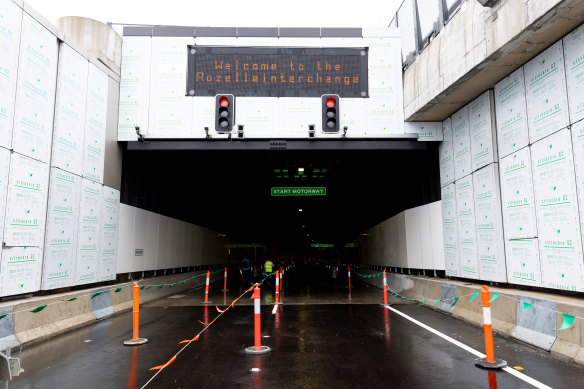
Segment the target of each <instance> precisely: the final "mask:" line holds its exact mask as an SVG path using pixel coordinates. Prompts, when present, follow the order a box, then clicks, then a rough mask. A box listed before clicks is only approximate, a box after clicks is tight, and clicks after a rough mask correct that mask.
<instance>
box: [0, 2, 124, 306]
mask: <svg viewBox="0 0 584 389" xmlns="http://www.w3.org/2000/svg"><path fill="white" fill-rule="evenodd" d="M0 14H1V15H2V16H3V17H2V18H0V29H1V30H2V34H1V36H0V47H2V50H3V52H2V54H3V55H2V56H1V58H0V69H1V72H2V76H3V77H2V78H1V80H0V242H2V245H1V246H0V257H1V260H0V296H9V295H19V294H25V293H31V292H36V291H38V290H41V289H42V290H52V289H56V288H63V287H70V286H74V285H82V284H89V283H96V282H100V281H107V280H112V279H115V277H116V274H115V261H116V252H115V247H116V245H117V213H118V204H119V191H118V189H119V187H120V184H121V165H120V164H119V163H118V165H117V167H116V166H113V165H110V166H109V167H108V170H107V171H105V159H106V158H107V157H110V158H109V159H110V160H111V159H112V158H111V157H112V154H111V153H110V154H109V155H108V152H109V151H107V150H106V142H107V141H106V138H107V135H106V134H107V133H108V132H111V130H112V129H113V131H114V133H115V132H117V131H116V130H117V108H118V99H119V94H118V90H119V82H120V79H119V74H117V73H116V72H115V71H112V70H111V69H110V68H108V67H107V66H105V65H104V64H103V61H101V60H99V59H98V58H96V57H95V56H94V55H92V54H90V53H89V52H87V51H86V50H84V48H82V47H80V46H79V45H78V44H77V43H76V41H75V40H73V39H71V37H66V36H65V35H64V34H63V32H62V31H60V30H58V29H57V28H56V27H55V26H53V25H52V24H51V23H49V22H47V21H46V20H45V19H44V18H43V17H42V15H39V14H38V13H37V12H36V11H35V10H34V9H32V8H31V7H30V6H29V5H28V4H26V3H23V2H15V1H10V0H2V1H0ZM4 16H5V17H4ZM95 23H98V22H95ZM102 27H103V28H104V30H107V29H108V28H109V27H107V26H103V25H102ZM108 31H109V30H108ZM113 35H114V36H115V33H113ZM118 38H119V37H118ZM118 44H121V40H120V41H119V42H118ZM114 45H115V43H114ZM112 124H113V127H112ZM108 130H109V131H108ZM110 138H111V137H110ZM113 142H114V144H115V143H117V142H116V140H115V138H114V139H113ZM116 147H117V145H115V146H114V148H116ZM114 151H115V152H118V150H114ZM116 177H117V178H116Z"/></svg>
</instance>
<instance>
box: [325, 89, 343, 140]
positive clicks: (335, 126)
mask: <svg viewBox="0 0 584 389" xmlns="http://www.w3.org/2000/svg"><path fill="white" fill-rule="evenodd" d="M321 99H322V132H339V128H340V123H339V120H340V113H339V96H338V95H323V96H322V98H321Z"/></svg>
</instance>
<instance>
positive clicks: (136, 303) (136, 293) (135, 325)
mask: <svg viewBox="0 0 584 389" xmlns="http://www.w3.org/2000/svg"><path fill="white" fill-rule="evenodd" d="M132 290H133V292H132V294H133V296H132V300H133V301H132V303H133V307H132V308H133V309H132V311H133V313H132V316H133V317H132V319H133V320H132V339H130V340H126V341H124V344H125V345H126V346H138V345H140V344H144V343H146V342H148V339H146V338H140V336H139V334H138V332H139V330H140V287H139V286H138V283H137V282H134V287H133V288H132Z"/></svg>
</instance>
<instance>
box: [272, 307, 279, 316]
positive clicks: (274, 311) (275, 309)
mask: <svg viewBox="0 0 584 389" xmlns="http://www.w3.org/2000/svg"><path fill="white" fill-rule="evenodd" d="M276 312H278V306H277V305H274V309H272V315H275V314H276Z"/></svg>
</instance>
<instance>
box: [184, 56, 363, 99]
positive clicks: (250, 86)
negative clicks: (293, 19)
mask: <svg viewBox="0 0 584 389" xmlns="http://www.w3.org/2000/svg"><path fill="white" fill-rule="evenodd" d="M188 53H189V54H188V74H187V88H186V94H187V95H189V96H215V95H217V94H221V93H230V94H233V95H235V96H268V97H320V96H322V95H324V94H337V95H339V96H340V97H368V96H369V89H368V79H367V60H368V50H367V48H287V47H210V46H188Z"/></svg>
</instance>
